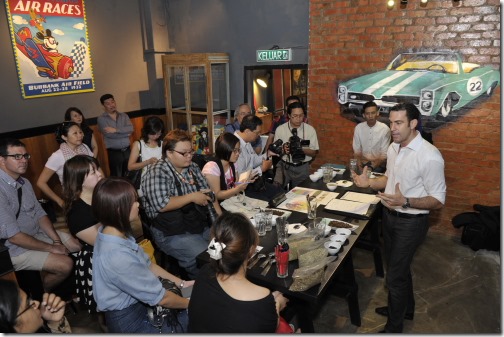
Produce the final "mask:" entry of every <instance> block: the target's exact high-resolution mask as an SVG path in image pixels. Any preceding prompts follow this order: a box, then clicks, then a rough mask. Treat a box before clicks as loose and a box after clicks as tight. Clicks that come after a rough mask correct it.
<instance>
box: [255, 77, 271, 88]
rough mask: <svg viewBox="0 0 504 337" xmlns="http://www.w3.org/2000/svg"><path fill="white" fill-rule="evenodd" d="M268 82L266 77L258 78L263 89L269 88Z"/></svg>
mask: <svg viewBox="0 0 504 337" xmlns="http://www.w3.org/2000/svg"><path fill="white" fill-rule="evenodd" d="M266 81H267V79H266V78H265V77H258V78H256V82H257V84H259V85H260V86H261V87H263V88H267V87H268V83H266Z"/></svg>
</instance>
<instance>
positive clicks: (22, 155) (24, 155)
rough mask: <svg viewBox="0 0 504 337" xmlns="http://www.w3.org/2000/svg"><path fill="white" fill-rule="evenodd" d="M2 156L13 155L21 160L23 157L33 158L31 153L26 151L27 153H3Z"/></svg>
mask: <svg viewBox="0 0 504 337" xmlns="http://www.w3.org/2000/svg"><path fill="white" fill-rule="evenodd" d="M2 157H12V158H14V159H16V160H21V159H23V158H24V159H26V160H28V159H30V158H31V154H29V153H25V154H20V153H16V154H3V155H2Z"/></svg>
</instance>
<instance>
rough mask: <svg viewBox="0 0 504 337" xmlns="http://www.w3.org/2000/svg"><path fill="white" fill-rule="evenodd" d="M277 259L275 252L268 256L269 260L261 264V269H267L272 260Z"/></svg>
mask: <svg viewBox="0 0 504 337" xmlns="http://www.w3.org/2000/svg"><path fill="white" fill-rule="evenodd" d="M274 257H275V252H271V253H269V254H268V258H267V259H266V260H264V262H263V263H262V264H261V266H260V267H261V268H264V267H266V265H267V264H268V263H269V262H270V261H271V259H272V258H274Z"/></svg>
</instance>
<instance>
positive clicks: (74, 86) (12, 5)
mask: <svg viewBox="0 0 504 337" xmlns="http://www.w3.org/2000/svg"><path fill="white" fill-rule="evenodd" d="M5 8H6V10H7V17H8V19H9V28H10V32H11V39H12V48H13V51H14V57H15V59H16V67H17V71H18V77H19V84H20V86H21V94H22V96H23V98H25V99H26V98H36V97H44V96H55V95H66V94H75V93H81V92H90V91H94V90H95V84H94V79H93V68H92V66H91V53H90V51H89V43H88V33H87V23H86V12H85V8H84V0H72V1H55V0H38V1H30V0H5Z"/></svg>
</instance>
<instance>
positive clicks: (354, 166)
mask: <svg viewBox="0 0 504 337" xmlns="http://www.w3.org/2000/svg"><path fill="white" fill-rule="evenodd" d="M351 171H354V172H355V174H359V172H358V167H357V159H355V158H352V159H350V178H351V179H352V181H353V178H352V172H351Z"/></svg>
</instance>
